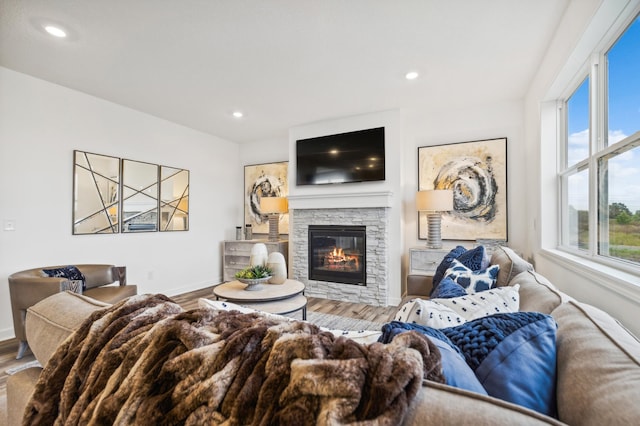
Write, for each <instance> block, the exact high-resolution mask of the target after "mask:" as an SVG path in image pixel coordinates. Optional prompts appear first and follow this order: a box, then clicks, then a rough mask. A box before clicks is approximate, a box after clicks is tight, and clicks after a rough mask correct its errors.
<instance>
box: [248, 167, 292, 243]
mask: <svg viewBox="0 0 640 426" xmlns="http://www.w3.org/2000/svg"><path fill="white" fill-rule="evenodd" d="M288 164H289V162H288V161H282V162H279V163H264V164H253V165H248V166H244V223H245V225H251V228H252V230H253V233H254V234H267V233H269V218H268V216H267V215H265V214H262V212H261V211H260V198H262V197H286V196H287V195H289V181H288V179H287V168H288ZM279 229H280V233H281V234H288V233H289V214H288V213H285V214H283V215H281V216H280V223H279Z"/></svg>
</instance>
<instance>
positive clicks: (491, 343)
mask: <svg viewBox="0 0 640 426" xmlns="http://www.w3.org/2000/svg"><path fill="white" fill-rule="evenodd" d="M441 331H442V333H444V334H445V335H446V336H447V337H448V338H449V339H450V340H451V341H452V342H453V343H454V344H455V345H456V346H458V348H460V350H462V352H463V354H464V356H465V359H466V361H467V364H469V366H470V367H471V368H472V369H473V370H474V372H475V374H476V377H477V378H478V380H479V381H480V384H481V385H482V386H483V387H484V388H485V389H486V390H487V393H488V394H489V395H491V396H494V397H496V398H500V399H503V400H505V401H509V402H513V403H515V404H519V405H522V406H524V407H527V408H530V409H532V410H535V411H538V412H540V413H542V414H545V415H548V416H554V415H555V414H556V323H555V321H554V320H553V318H552V317H551V316H549V315H545V314H541V313H537V312H515V313H511V314H496V315H491V316H488V317H483V318H479V319H477V320H474V321H469V322H467V323H466V324H464V325H461V326H458V327H453V328H445V329H442V330H441Z"/></svg>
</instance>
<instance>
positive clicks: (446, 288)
mask: <svg viewBox="0 0 640 426" xmlns="http://www.w3.org/2000/svg"><path fill="white" fill-rule="evenodd" d="M466 294H467V290H466V289H465V288H464V287H462V286H461V285H460V284H458V283H456V282H455V281H453V280H452V279H451V278H449V277H445V278H443V279H442V281H440V284H438V287H436V288H435V289H434V290H433V292H432V293H431V298H432V299H450V298H452V297H460V296H465V295H466Z"/></svg>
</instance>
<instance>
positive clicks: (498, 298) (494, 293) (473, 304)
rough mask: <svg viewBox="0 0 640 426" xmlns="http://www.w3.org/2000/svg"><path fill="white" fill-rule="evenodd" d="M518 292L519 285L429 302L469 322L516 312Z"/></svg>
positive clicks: (518, 300)
mask: <svg viewBox="0 0 640 426" xmlns="http://www.w3.org/2000/svg"><path fill="white" fill-rule="evenodd" d="M443 282H444V280H443ZM519 290H520V285H519V284H516V285H514V286H506V287H500V288H493V289H491V290H487V291H482V292H480V293H473V294H467V295H464V296H460V297H454V298H450V299H431V301H432V302H437V303H439V304H441V305H444V306H446V307H448V308H450V309H451V310H452V311H454V312H455V313H457V314H458V315H460V316H461V317H463V318H464V319H465V320H467V321H471V320H474V319H476V318H480V317H486V316H488V315H493V314H499V313H512V312H518V310H519V309H520V292H519Z"/></svg>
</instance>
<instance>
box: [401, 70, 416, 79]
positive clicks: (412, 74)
mask: <svg viewBox="0 0 640 426" xmlns="http://www.w3.org/2000/svg"><path fill="white" fill-rule="evenodd" d="M418 75H419V74H418V72H417V71H409V72H408V73H407V74H406V75H405V76H404V77H405V78H406V79H407V80H415V79H416V78H418Z"/></svg>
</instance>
